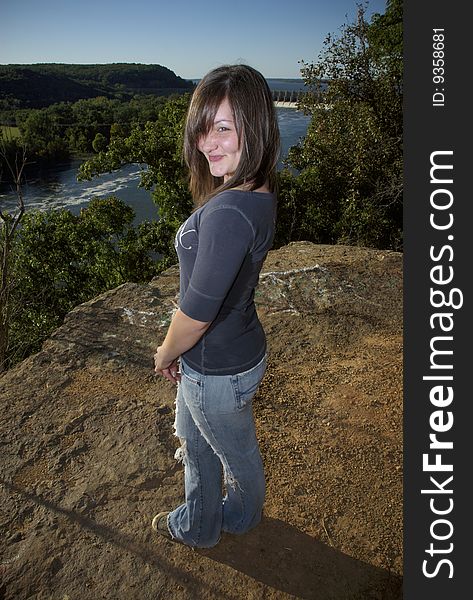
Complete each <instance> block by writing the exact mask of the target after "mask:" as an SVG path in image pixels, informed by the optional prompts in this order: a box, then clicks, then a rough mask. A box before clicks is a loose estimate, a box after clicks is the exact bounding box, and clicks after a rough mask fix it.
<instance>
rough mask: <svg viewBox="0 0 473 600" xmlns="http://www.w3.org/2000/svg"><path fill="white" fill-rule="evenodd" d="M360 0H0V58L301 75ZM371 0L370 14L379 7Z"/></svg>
mask: <svg viewBox="0 0 473 600" xmlns="http://www.w3.org/2000/svg"><path fill="white" fill-rule="evenodd" d="M356 5H357V0H285V1H282V0H240V1H237V0H233V1H228V0H227V1H226V2H216V1H215V0H214V1H212V2H211V1H209V0H192V1H191V0H164V1H162V0H154V1H153V0H126V1H125V0H0V63H2V64H9V63H23V64H24V63H38V62H58V63H111V62H136V63H146V64H150V63H157V64H161V65H164V66H166V67H168V68H170V69H171V70H173V71H174V72H175V73H176V74H177V75H180V76H181V77H185V78H189V79H190V78H199V77H201V76H202V75H204V74H205V73H206V72H207V71H209V70H210V69H212V68H214V67H216V66H218V65H221V64H225V63H235V62H245V63H248V64H250V65H252V66H254V67H255V68H257V69H258V70H260V71H261V72H262V73H263V74H264V75H265V76H266V77H299V76H300V71H299V69H300V66H299V64H298V61H299V60H301V59H303V60H305V61H306V62H313V61H314V60H315V59H316V58H317V56H318V54H319V51H320V50H321V48H322V44H323V40H324V39H325V36H326V35H327V34H328V33H336V32H337V31H338V30H339V28H340V26H341V25H343V23H345V22H346V20H347V15H348V19H349V20H351V19H352V18H353V17H354V15H355V14H356ZM385 9H386V0H370V1H369V2H368V10H367V14H368V16H370V15H371V14H372V13H373V12H379V13H384V12H385Z"/></svg>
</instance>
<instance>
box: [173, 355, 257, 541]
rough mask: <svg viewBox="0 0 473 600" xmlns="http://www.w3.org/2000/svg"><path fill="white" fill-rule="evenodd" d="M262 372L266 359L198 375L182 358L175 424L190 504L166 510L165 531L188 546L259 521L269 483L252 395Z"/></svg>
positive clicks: (252, 525) (216, 539)
mask: <svg viewBox="0 0 473 600" xmlns="http://www.w3.org/2000/svg"><path fill="white" fill-rule="evenodd" d="M265 370H266V357H264V358H263V359H262V360H261V362H259V363H258V364H257V365H256V366H255V367H253V368H252V369H249V370H248V371H244V372H243V373H239V374H237V375H201V374H200V373H197V372H196V371H194V370H193V369H191V368H190V367H189V366H188V365H186V364H185V362H184V361H181V381H180V383H179V385H178V391H177V398H176V421H175V425H174V426H175V429H176V432H175V433H176V435H177V436H178V437H179V438H180V439H181V444H182V445H181V447H180V448H179V449H178V450H177V452H176V458H177V459H182V462H183V463H184V483H185V502H184V503H183V504H181V505H180V506H178V507H177V508H176V509H175V510H173V511H172V512H171V513H170V514H169V516H168V529H169V531H170V533H171V535H172V537H173V538H175V539H177V540H179V541H181V542H183V543H185V544H187V545H189V546H192V547H199V548H210V547H212V546H214V545H215V544H217V542H218V541H219V539H220V535H221V532H222V531H226V532H229V533H237V534H238V533H245V532H246V531H248V530H250V529H251V528H252V527H255V526H256V525H257V524H258V523H259V522H260V520H261V512H262V508H263V502H264V494H265V481H264V472H263V463H262V460H261V454H260V451H259V448H258V442H257V440H256V434H255V423H254V420H253V408H252V399H253V396H254V395H255V392H256V390H257V388H258V385H259V383H260V381H261V379H262V378H263V375H264V372H265ZM222 471H223V486H222ZM223 489H224V490H225V491H224V494H223Z"/></svg>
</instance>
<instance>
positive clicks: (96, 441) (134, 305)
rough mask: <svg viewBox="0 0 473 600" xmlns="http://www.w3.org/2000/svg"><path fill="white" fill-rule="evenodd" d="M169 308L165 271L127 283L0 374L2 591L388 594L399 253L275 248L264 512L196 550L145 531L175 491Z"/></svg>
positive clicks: (395, 499)
mask: <svg viewBox="0 0 473 600" xmlns="http://www.w3.org/2000/svg"><path fill="white" fill-rule="evenodd" d="M177 299H178V270H177V267H172V268H171V269H169V270H167V271H166V272H165V273H163V274H162V275H161V276H159V277H157V278H155V279H154V280H153V281H151V282H150V283H149V284H146V285H137V284H124V285H122V286H120V287H118V288H116V289H114V290H112V291H110V292H107V293H105V294H103V295H102V296H100V297H98V298H95V299H94V300H92V301H90V302H87V303H85V304H82V305H81V306H78V307H77V308H76V309H74V310H73V311H72V312H71V313H69V315H67V317H66V319H65V322H64V324H63V325H62V326H61V327H60V328H59V329H58V330H57V331H56V332H55V333H54V334H53V335H52V336H51V338H50V339H48V340H47V342H46V343H45V344H44V346H43V349H42V350H41V351H40V352H39V353H38V354H36V355H34V356H31V357H29V358H28V359H27V360H25V361H24V362H23V363H21V364H20V365H18V366H17V367H16V368H14V369H13V370H11V371H9V372H7V373H6V374H5V375H3V376H2V377H1V378H0V396H1V399H2V414H1V416H0V428H1V432H2V440H1V444H2V447H1V452H2V463H3V466H2V476H1V477H2V485H1V488H0V489H1V500H2V501H1V504H0V524H1V532H2V539H3V540H4V544H3V546H4V547H3V550H2V558H1V567H0V568H1V572H2V576H3V583H2V584H1V588H0V589H1V593H0V598H1V597H3V598H16V599H20V598H58V599H61V600H67V599H69V600H75V599H76V598H81V599H84V598H86V599H87V598H90V599H96V598H106V599H108V598H110V599H114V598H124V599H134V598H137V599H138V598H139V599H145V598H150V599H156V598H173V599H174V598H189V599H191V598H192V599H194V598H205V599H208V598H215V599H217V598H218V599H220V598H229V599H233V598H235V599H237V598H238V599H240V598H293V597H296V598H317V599H318V600H324V599H329V598H330V599H331V598H335V599H343V600H345V599H351V598H353V599H355V598H359V599H361V598H386V599H388V598H400V597H401V592H400V581H401V579H400V575H401V565H402V480H401V477H402V475H401V464H402V457H401V448H402V256H401V255H400V254H398V253H394V252H388V251H378V250H370V249H364V248H353V247H343V246H318V245H314V244H310V243H306V242H299V243H294V244H290V245H289V246H286V247H284V248H281V249H279V250H276V251H272V252H270V254H269V255H268V258H267V261H266V263H265V265H264V268H263V272H262V275H261V277H260V284H259V287H258V290H257V295H256V300H257V305H258V312H259V314H260V318H261V321H262V322H263V325H264V327H265V330H266V332H267V336H268V350H269V367H268V371H267V373H266V375H265V379H264V380H263V383H262V385H261V387H260V390H259V391H258V394H257V396H256V398H255V401H254V410H255V417H256V421H257V429H258V437H259V439H260V444H261V449H262V454H263V459H264V464H265V471H266V476H267V501H266V505H265V517H264V520H263V522H262V523H261V525H259V526H258V527H257V528H256V529H255V530H253V531H252V532H250V533H249V534H247V535H245V536H242V537H238V536H230V535H227V536H224V537H223V538H222V540H221V542H220V544H219V545H218V546H217V547H216V548H213V549H211V550H206V551H192V550H190V549H188V548H186V547H184V546H180V545H176V544H172V543H170V542H168V541H167V540H164V539H162V538H157V537H155V535H154V533H153V532H152V530H151V528H150V521H151V518H152V516H153V515H154V514H156V512H158V511H159V510H162V509H171V508H173V507H174V506H175V505H177V503H179V502H180V501H181V500H182V493H183V486H182V469H181V466H180V465H179V464H177V463H176V461H175V460H174V458H173V455H174V451H175V448H176V441H177V440H176V438H175V437H174V436H173V431H172V423H173V418H174V417H173V403H174V395H175V388H174V387H173V386H172V384H171V383H169V382H168V381H166V380H164V379H162V378H158V377H156V376H155V375H154V373H153V358H152V357H153V353H154V351H155V347H156V346H157V344H158V343H159V342H160V341H161V340H162V338H163V336H164V334H165V332H166V328H167V325H168V324H169V321H170V318H171V315H172V312H173V310H174V308H175V306H176V303H177ZM2 594H3V595H2Z"/></svg>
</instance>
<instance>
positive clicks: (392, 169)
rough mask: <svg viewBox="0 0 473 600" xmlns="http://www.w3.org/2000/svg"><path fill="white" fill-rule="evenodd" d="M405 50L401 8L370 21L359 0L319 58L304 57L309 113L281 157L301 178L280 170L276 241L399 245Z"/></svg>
mask: <svg viewBox="0 0 473 600" xmlns="http://www.w3.org/2000/svg"><path fill="white" fill-rule="evenodd" d="M401 49H402V5H401V2H400V1H399V0H391V1H390V2H388V6H387V11H386V14H385V15H375V16H374V17H373V19H372V22H371V24H369V23H367V21H366V19H365V11H364V8H363V7H361V6H360V7H359V8H358V15H357V20H356V22H354V23H350V24H347V25H345V26H344V27H343V28H342V30H341V35H340V36H339V37H333V36H331V35H329V36H328V37H327V39H326V40H325V47H324V50H323V51H322V53H321V55H320V57H319V60H318V61H317V62H316V63H310V64H306V63H304V62H303V63H302V69H301V72H302V76H303V78H304V82H305V85H306V88H307V93H306V94H305V95H304V97H303V99H302V100H301V102H300V105H301V108H302V109H303V110H304V111H305V112H306V113H307V114H310V115H311V116H312V119H311V123H310V125H309V128H308V132H307V135H306V137H305V138H304V140H303V142H302V143H301V144H300V145H299V146H296V147H293V148H292V149H291V151H290V153H289V157H288V161H287V164H288V165H289V166H290V167H292V168H293V169H296V170H297V171H299V174H298V175H297V176H296V175H293V174H291V173H290V172H289V171H285V172H283V173H282V174H281V176H280V184H281V185H280V187H281V193H280V208H279V215H280V217H279V221H278V231H277V241H278V242H279V243H281V242H287V241H290V240H291V239H292V240H296V239H310V240H312V241H316V242H320V243H348V244H358V245H366V246H374V247H387V248H395V249H399V248H400V247H401V243H402V233H401V231H402V52H401ZM326 82H328V83H326ZM289 232H290V236H291V237H290V239H288V237H289Z"/></svg>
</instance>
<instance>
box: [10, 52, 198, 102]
mask: <svg viewBox="0 0 473 600" xmlns="http://www.w3.org/2000/svg"><path fill="white" fill-rule="evenodd" d="M193 85H194V84H193V83H192V82H191V81H188V80H185V79H182V78H181V77H179V76H177V75H176V74H175V73H174V72H173V71H171V70H170V69H168V68H167V67H163V66H161V65H141V64H134V63H131V64H130V63H114V64H105V65H67V64H59V63H53V64H34V65H0V106H1V107H2V108H3V109H12V108H43V107H45V106H49V105H50V104H55V103H57V102H76V101H77V100H80V99H81V98H95V97H97V96H105V97H107V98H119V99H121V100H128V99H130V98H132V97H133V96H134V95H137V94H154V95H159V96H164V95H168V94H172V93H176V92H183V91H187V90H192V89H193Z"/></svg>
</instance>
